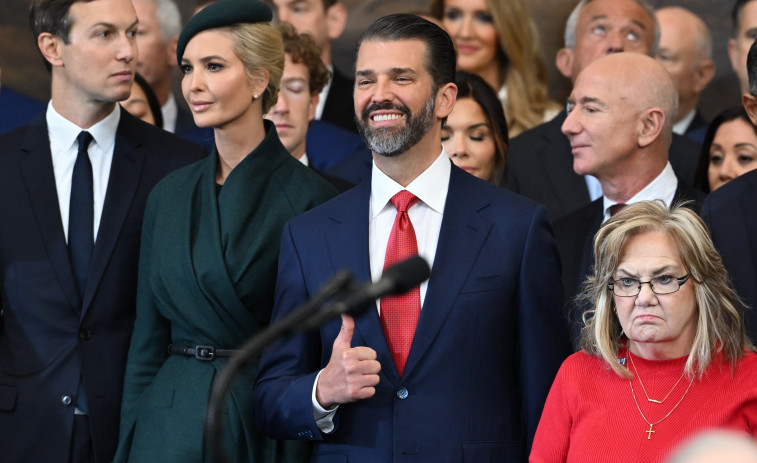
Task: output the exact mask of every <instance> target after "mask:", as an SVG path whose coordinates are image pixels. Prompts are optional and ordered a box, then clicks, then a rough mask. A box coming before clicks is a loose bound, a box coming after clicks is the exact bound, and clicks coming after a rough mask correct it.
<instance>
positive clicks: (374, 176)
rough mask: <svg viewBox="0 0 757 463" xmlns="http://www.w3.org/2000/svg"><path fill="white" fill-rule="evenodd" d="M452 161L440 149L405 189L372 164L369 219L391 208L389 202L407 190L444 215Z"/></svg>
mask: <svg viewBox="0 0 757 463" xmlns="http://www.w3.org/2000/svg"><path fill="white" fill-rule="evenodd" d="M451 163H452V161H450V159H449V156H447V151H445V149H444V147H442V151H441V153H440V154H439V157H437V158H436V160H435V161H434V162H433V163H432V164H431V166H429V168H428V169H426V170H425V171H423V173H421V174H420V175H419V176H418V177H417V178H416V179H415V180H413V181H412V182H410V184H409V185H408V186H407V188H403V187H402V185H400V184H399V183H397V182H395V181H394V180H392V179H391V178H389V177H388V176H387V175H386V174H385V173H383V172H381V169H379V168H378V167H376V163H375V162H374V163H373V170H372V173H371V218H375V217H376V216H377V215H378V214H379V213H380V212H381V211H382V210H383V209H384V208H385V207H387V206H389V207H393V206H391V205H390V203H389V200H390V199H392V196H394V195H395V194H397V193H399V192H400V191H402V190H407V191H409V192H410V193H412V194H414V195H415V196H417V197H418V199H420V200H421V201H423V203H424V204H426V205H427V206H428V207H430V208H431V209H433V210H435V211H436V212H438V213H439V214H443V213H444V204H445V203H446V201H447V190H448V188H449V176H450V173H451V172H452V166H451Z"/></svg>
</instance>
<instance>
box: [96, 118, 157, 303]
mask: <svg viewBox="0 0 757 463" xmlns="http://www.w3.org/2000/svg"><path fill="white" fill-rule="evenodd" d="M121 111H122V112H121V120H120V122H119V124H118V130H117V131H116V142H115V146H114V148H113V163H112V164H111V168H110V176H109V178H108V188H107V190H106V193H105V203H104V205H103V212H102V217H101V219H100V227H99V229H98V231H97V239H96V240H95V247H94V249H93V250H92V261H91V263H90V266H89V274H88V275H87V286H86V288H85V290H84V304H83V306H82V315H84V313H86V311H87V308H88V307H89V305H90V304H91V302H92V298H93V297H94V294H95V289H96V288H97V287H98V285H99V284H100V280H101V279H102V277H103V273H104V272H105V268H106V267H107V264H108V261H109V260H110V257H111V255H112V254H113V249H114V248H115V246H116V243H117V241H118V237H119V235H120V234H121V229H122V228H123V225H124V221H125V220H126V216H127V215H128V213H129V210H130V208H131V202H132V199H133V198H134V193H135V192H136V191H137V186H138V185H139V179H140V173H141V171H142V166H143V165H144V161H145V155H144V153H142V152H141V151H140V150H139V148H140V146H141V145H142V143H143V142H142V139H141V136H140V135H139V133H138V131H137V130H135V126H134V124H133V121H132V120H131V119H130V118H128V117H125V116H124V110H121Z"/></svg>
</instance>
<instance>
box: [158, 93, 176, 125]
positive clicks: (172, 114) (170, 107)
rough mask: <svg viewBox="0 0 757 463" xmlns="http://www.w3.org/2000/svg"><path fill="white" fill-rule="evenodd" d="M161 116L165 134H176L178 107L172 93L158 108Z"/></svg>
mask: <svg viewBox="0 0 757 463" xmlns="http://www.w3.org/2000/svg"><path fill="white" fill-rule="evenodd" d="M160 113H161V115H162V116H163V129H164V130H165V131H167V132H171V133H176V119H178V117H179V106H178V105H177V104H176V98H174V96H173V94H172V93H169V94H168V100H167V101H166V104H164V105H163V106H161V107H160Z"/></svg>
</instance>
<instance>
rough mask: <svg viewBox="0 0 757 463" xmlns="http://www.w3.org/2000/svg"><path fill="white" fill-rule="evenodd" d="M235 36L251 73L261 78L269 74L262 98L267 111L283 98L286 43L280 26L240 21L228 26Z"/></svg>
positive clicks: (237, 52)
mask: <svg viewBox="0 0 757 463" xmlns="http://www.w3.org/2000/svg"><path fill="white" fill-rule="evenodd" d="M228 30H229V31H230V32H231V33H232V36H233V37H234V53H236V55H237V56H238V57H239V59H240V60H241V61H242V63H243V64H244V66H245V68H246V70H247V75H248V76H250V77H251V78H259V77H260V75H261V71H266V72H267V73H268V85H267V86H266V89H265V91H263V95H261V96H262V98H261V101H262V105H263V114H266V113H267V112H268V110H270V109H271V108H272V107H273V106H274V105H275V104H276V101H277V100H278V98H279V88H280V86H281V75H282V74H283V72H284V43H283V41H282V40H281V34H279V31H278V30H277V29H276V26H274V25H272V24H271V23H268V22H259V23H240V24H234V25H232V26H229V27H228Z"/></svg>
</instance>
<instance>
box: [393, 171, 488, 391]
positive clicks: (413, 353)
mask: <svg viewBox="0 0 757 463" xmlns="http://www.w3.org/2000/svg"><path fill="white" fill-rule="evenodd" d="M477 191H478V186H477V184H476V182H475V180H474V178H473V177H470V176H469V174H467V173H464V172H463V171H461V170H459V169H458V168H456V167H454V166H453V168H452V173H451V175H450V184H449V191H448V193H447V200H446V204H445V206H444V217H443V218H442V226H441V230H440V231H439V242H438V244H437V247H436V254H435V257H434V265H433V268H432V270H431V278H430V279H429V283H428V288H427V290H426V298H425V300H424V302H423V307H422V309H421V317H420V320H419V321H418V327H417V329H416V331H415V336H414V337H413V344H412V346H411V348H410V355H409V356H408V359H407V364H406V365H405V371H404V373H403V376H404V377H405V378H407V377H408V376H409V375H411V374H412V373H413V370H414V369H415V367H416V366H417V365H418V363H419V362H420V360H421V359H422V358H423V356H424V354H425V353H426V351H427V350H428V349H429V347H430V346H431V344H432V343H433V341H434V339H435V338H436V336H437V335H438V334H439V331H440V330H441V329H442V326H443V325H444V322H445V320H446V319H447V315H448V314H449V312H450V310H451V309H452V307H453V306H454V304H455V301H456V300H457V297H458V295H459V294H460V291H461V290H462V288H463V284H464V283H465V281H466V279H467V277H468V275H469V274H470V271H471V268H472V267H473V265H474V264H475V263H476V261H477V259H478V256H479V252H480V250H481V247H482V246H483V244H484V242H485V241H486V239H487V237H488V236H489V233H490V232H491V229H492V223H491V222H490V221H489V220H487V219H486V218H484V217H482V216H481V215H480V214H479V212H480V211H481V210H483V209H485V208H487V207H489V205H490V203H489V200H488V199H487V198H486V197H485V196H484V195H483V194H476V192H477ZM379 328H380V326H379ZM382 336H383V333H382ZM393 370H394V369H393Z"/></svg>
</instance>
